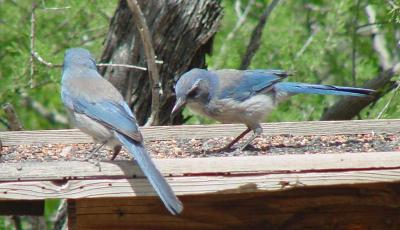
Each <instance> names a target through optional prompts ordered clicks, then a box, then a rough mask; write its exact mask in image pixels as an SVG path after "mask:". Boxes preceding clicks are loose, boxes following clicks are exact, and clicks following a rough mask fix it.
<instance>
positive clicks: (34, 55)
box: [32, 52, 162, 71]
mask: <svg viewBox="0 0 400 230" xmlns="http://www.w3.org/2000/svg"><path fill="white" fill-rule="evenodd" d="M32 56H33V57H34V58H35V59H36V60H37V61H38V62H40V63H41V64H43V65H45V66H47V67H49V68H60V67H62V65H61V64H53V63H51V62H48V61H46V60H44V59H43V58H42V57H41V56H40V55H39V54H38V53H37V52H33V53H32ZM157 63H162V61H159V60H157ZM96 66H97V67H102V66H111V67H122V68H130V69H139V70H143V71H147V68H146V67H142V66H137V65H127V64H112V63H97V64H96Z"/></svg>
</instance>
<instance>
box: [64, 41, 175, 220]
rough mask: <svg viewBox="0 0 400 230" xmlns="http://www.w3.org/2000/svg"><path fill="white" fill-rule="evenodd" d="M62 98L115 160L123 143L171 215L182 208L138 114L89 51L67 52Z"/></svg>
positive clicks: (79, 123) (75, 118) (81, 126)
mask: <svg viewBox="0 0 400 230" xmlns="http://www.w3.org/2000/svg"><path fill="white" fill-rule="evenodd" d="M61 98H62V101H63V102H64V105H65V107H66V108H67V110H68V111H69V112H70V114H71V117H72V120H73V122H74V123H75V125H76V127H78V128H79V129H80V130H82V131H83V132H85V133H86V134H88V135H90V136H92V137H93V139H94V140H95V142H98V143H100V144H102V145H107V146H110V147H111V148H113V149H114V155H113V158H112V159H114V158H115V157H116V155H117V154H118V152H119V151H120V150H121V146H124V147H125V148H126V149H127V151H128V152H129V153H130V154H131V155H132V156H133V157H134V158H135V159H136V162H137V163H138V165H139V167H140V168H141V170H142V171H143V173H144V174H145V175H146V177H147V178H148V180H149V181H150V184H151V185H152V186H153V188H154V189H155V191H156V192H157V193H158V195H159V196H160V198H161V200H162V201H163V202H164V205H165V206H166V208H167V209H168V210H169V211H170V212H171V213H172V214H179V213H180V212H181V211H182V210H183V206H182V203H181V202H180V201H179V199H178V198H177V197H176V196H175V194H174V192H173V191H172V189H171V187H170V186H169V184H168V183H167V181H166V180H165V178H164V177H163V176H162V175H161V173H160V172H159V171H158V169H157V168H156V166H155V165H154V163H153V161H152V160H151V158H150V156H149V155H148V153H147V151H146V149H145V147H144V145H143V137H142V134H141V133H140V131H139V128H138V125H137V122H136V118H135V116H134V115H133V113H132V111H131V110H130V108H129V106H128V105H127V104H126V103H125V101H124V99H123V98H122V95H121V94H120V93H119V92H118V90H117V89H116V88H115V87H114V86H113V85H112V84H111V83H110V82H108V81H107V80H106V79H104V78H103V77H102V76H100V74H99V73H98V72H97V68H96V62H95V60H94V58H93V57H92V55H91V54H90V52H89V51H88V50H86V49H83V48H71V49H68V50H67V51H66V52H65V57H64V64H63V72H62V81H61ZM102 145H101V146H102Z"/></svg>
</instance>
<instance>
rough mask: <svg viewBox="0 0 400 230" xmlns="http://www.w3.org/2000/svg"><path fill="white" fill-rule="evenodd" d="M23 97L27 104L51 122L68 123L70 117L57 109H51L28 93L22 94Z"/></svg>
mask: <svg viewBox="0 0 400 230" xmlns="http://www.w3.org/2000/svg"><path fill="white" fill-rule="evenodd" d="M22 99H23V101H24V103H25V104H26V105H27V106H29V107H30V108H32V109H33V110H35V111H36V112H38V113H39V114H40V115H41V116H43V117H44V118H46V119H48V120H49V121H50V122H53V123H59V124H63V125H67V124H68V119H67V118H66V117H65V116H63V115H61V114H59V113H57V112H55V111H49V110H48V109H46V107H45V106H43V105H42V104H41V103H40V102H38V101H35V100H33V99H32V98H30V97H29V96H28V95H26V94H25V95H22Z"/></svg>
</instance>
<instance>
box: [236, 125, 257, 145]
mask: <svg viewBox="0 0 400 230" xmlns="http://www.w3.org/2000/svg"><path fill="white" fill-rule="evenodd" d="M262 132H263V130H262V128H261V127H260V126H259V127H257V128H256V129H255V130H254V134H253V135H252V136H251V137H250V138H249V139H248V140H247V141H246V142H245V143H244V144H243V145H242V146H240V148H239V150H240V151H243V150H244V149H245V148H246V147H247V146H248V145H249V144H250V143H251V142H252V141H254V139H255V138H256V137H258V136H259V135H261V133H262Z"/></svg>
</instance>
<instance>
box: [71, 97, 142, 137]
mask: <svg viewBox="0 0 400 230" xmlns="http://www.w3.org/2000/svg"><path fill="white" fill-rule="evenodd" d="M63 97H66V95H63ZM68 98H69V99H70V100H69V101H70V103H71V104H72V105H73V110H74V112H76V113H81V114H85V115H86V116H88V117H90V118H92V119H94V120H96V121H97V122H99V123H101V124H103V125H104V126H106V127H108V128H110V129H112V130H115V131H118V132H120V133H122V134H124V135H126V136H129V137H131V138H132V139H133V140H135V141H138V142H142V141H143V137H142V135H141V134H140V132H139V128H138V126H137V122H136V119H135V117H134V116H133V114H132V112H131V111H130V109H129V108H128V106H127V105H126V104H125V102H122V103H116V102H114V101H101V102H89V101H87V100H85V99H83V98H80V99H75V98H74V99H71V97H68Z"/></svg>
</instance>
